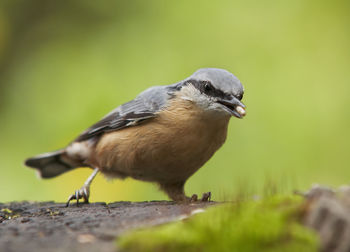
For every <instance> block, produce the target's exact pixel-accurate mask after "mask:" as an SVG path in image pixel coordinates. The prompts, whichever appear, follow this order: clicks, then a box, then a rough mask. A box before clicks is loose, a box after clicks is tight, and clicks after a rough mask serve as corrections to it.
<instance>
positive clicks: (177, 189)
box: [160, 182, 211, 202]
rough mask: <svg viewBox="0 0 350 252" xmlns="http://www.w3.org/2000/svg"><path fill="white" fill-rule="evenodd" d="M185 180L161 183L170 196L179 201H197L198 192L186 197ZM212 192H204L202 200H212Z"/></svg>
mask: <svg viewBox="0 0 350 252" xmlns="http://www.w3.org/2000/svg"><path fill="white" fill-rule="evenodd" d="M184 185H185V182H178V183H172V184H161V185H160V188H161V189H162V190H163V191H164V192H165V193H166V194H168V196H169V198H171V199H172V200H173V201H177V202H196V201H198V196H197V194H193V195H192V196H191V197H186V195H185V191H184ZM210 198H211V192H207V193H203V195H202V198H201V199H200V201H210Z"/></svg>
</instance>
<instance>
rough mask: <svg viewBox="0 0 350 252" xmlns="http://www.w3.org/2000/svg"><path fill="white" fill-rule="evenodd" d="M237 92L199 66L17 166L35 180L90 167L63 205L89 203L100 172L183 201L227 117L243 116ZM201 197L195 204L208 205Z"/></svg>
mask: <svg viewBox="0 0 350 252" xmlns="http://www.w3.org/2000/svg"><path fill="white" fill-rule="evenodd" d="M243 94H244V88H243V85H242V83H241V82H240V80H239V79H238V78H237V77H236V76H235V75H233V74H232V73H230V72H229V71H227V70H224V69H219V68H202V69H199V70H197V71H195V72H194V73H193V74H192V75H191V76H190V77H188V78H186V79H184V80H182V81H179V82H176V83H174V84H170V85H161V86H153V87H150V88H148V89H146V90H145V91H143V92H141V93H140V94H139V95H138V96H136V98H135V99H133V100H131V101H129V102H127V103H124V104H122V105H120V106H119V107H117V108H115V109H114V110H112V111H111V112H110V113H108V114H107V115H106V116H104V117H103V118H102V119H101V120H100V121H98V122H97V123H95V124H93V125H92V126H91V127H89V128H88V129H86V130H85V131H83V132H82V133H81V134H80V135H79V136H78V137H77V138H75V139H74V140H73V141H72V142H70V143H69V144H68V145H67V146H66V147H64V148H62V149H59V150H57V151H53V152H48V153H44V154H40V155H37V156H34V157H31V158H28V159H27V160H25V165H26V166H28V167H30V168H34V169H36V170H37V172H38V174H39V176H40V177H41V178H52V177H56V176H58V175H60V174H62V173H65V172H68V171H71V170H73V169H75V168H78V167H88V168H91V169H93V172H92V174H91V175H90V176H89V177H88V179H87V180H86V182H85V183H84V185H83V186H82V187H81V188H80V189H78V190H75V192H74V193H73V194H71V195H70V196H69V198H68V201H67V204H66V205H67V206H69V203H70V201H72V200H76V203H77V204H79V200H80V199H83V200H84V202H85V203H89V197H90V186H91V183H92V181H93V179H94V178H95V176H96V175H97V174H98V173H99V172H100V173H102V174H104V175H105V176H106V177H108V178H119V179H125V178H127V177H131V178H133V179H136V180H142V181H148V182H153V183H156V184H157V185H158V186H159V188H160V189H161V190H162V191H164V192H165V193H166V194H167V195H168V197H169V198H170V199H171V200H173V201H176V202H193V201H197V200H199V199H198V196H197V195H196V194H194V195H192V197H187V196H186V194H185V191H184V185H185V182H186V181H187V180H188V178H189V177H191V176H192V175H193V174H194V173H195V172H196V171H197V170H198V169H199V168H201V167H202V166H203V165H204V164H205V163H206V162H207V161H208V160H209V159H210V158H211V157H212V156H213V155H214V153H215V152H216V151H217V150H218V149H219V148H220V147H221V146H222V145H223V144H224V142H225V140H226V137H227V131H228V124H229V121H230V118H231V117H236V118H243V117H244V116H245V115H246V107H245V105H244V104H243V103H242V102H241V100H242V98H243ZM210 197H211V193H210V192H208V193H204V194H203V197H202V199H201V200H202V201H208V200H210Z"/></svg>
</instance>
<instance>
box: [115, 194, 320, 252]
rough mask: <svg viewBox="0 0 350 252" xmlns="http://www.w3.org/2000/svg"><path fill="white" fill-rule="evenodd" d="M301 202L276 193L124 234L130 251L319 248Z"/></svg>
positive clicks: (123, 245)
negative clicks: (305, 222) (304, 221)
mask: <svg viewBox="0 0 350 252" xmlns="http://www.w3.org/2000/svg"><path fill="white" fill-rule="evenodd" d="M300 209H301V202H300V200H298V199H296V198H292V197H289V198H286V197H284V198H281V197H271V198H267V199H264V200H261V201H246V202H242V203H239V204H226V205H221V206H217V207H213V208H211V209H208V210H207V211H206V212H205V213H201V214H198V215H196V216H193V217H192V218H190V219H187V220H184V221H179V222H175V223H170V224H166V225H162V226H158V227H154V228H150V229H144V230H138V231H134V232H131V233H129V234H126V235H124V236H123V237H121V238H120V239H119V240H118V246H119V247H120V248H121V249H122V250H126V251H240V252H241V251H271V252H272V251H298V252H301V251H308V252H310V251H317V248H318V246H317V244H318V242H317V238H316V235H315V234H314V233H313V232H312V231H310V230H308V229H306V228H304V227H303V226H301V225H300V224H299V218H300V217H299V216H300V212H301V210H300Z"/></svg>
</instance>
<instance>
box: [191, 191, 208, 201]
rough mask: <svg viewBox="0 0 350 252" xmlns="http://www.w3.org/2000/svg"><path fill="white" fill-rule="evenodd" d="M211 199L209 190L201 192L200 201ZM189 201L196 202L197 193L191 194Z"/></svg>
mask: <svg viewBox="0 0 350 252" xmlns="http://www.w3.org/2000/svg"><path fill="white" fill-rule="evenodd" d="M210 199H211V192H206V193H203V195H202V198H201V199H200V201H202V202H209V201H210ZM190 202H198V195H197V194H193V195H192V196H191V198H190Z"/></svg>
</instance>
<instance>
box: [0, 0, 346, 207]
mask: <svg viewBox="0 0 350 252" xmlns="http://www.w3.org/2000/svg"><path fill="white" fill-rule="evenodd" d="M349 13H350V2H349V1H346V0H335V1H320V0H308V1H305V0H295V1H277V0H267V1H259V0H248V1H247V0H235V1H231V0H218V1H199V0H194V1H185V0H179V1H160V0H159V1H143V0H134V1H125V0H124V1H123V0H120V1H117V0H116V1H107V0H101V1H85V0H74V1H65V0H62V1H47V0H1V2H0V120H1V121H0V142H1V144H0V162H1V167H0V169H1V173H0V201H1V202H6V201H12V200H56V201H65V200H66V199H67V197H68V195H69V194H71V193H72V192H73V191H74V190H75V189H78V188H80V186H81V185H82V184H83V182H84V181H85V179H86V178H87V177H88V176H89V174H90V173H91V171H90V170H89V169H84V168H82V169H77V170H75V171H72V172H70V173H67V174H64V175H62V176H60V177H57V178H55V179H50V180H38V179H37V177H36V176H35V172H34V171H33V170H31V169H28V168H26V167H25V166H24V165H23V161H24V159H25V158H26V157H29V156H32V155H35V154H38V153H42V152H47V151H50V150H55V149H58V148H60V147H63V146H65V145H66V144H67V143H68V142H69V141H71V140H72V139H73V138H75V137H76V136H77V135H78V134H79V133H80V132H81V131H82V130H84V129H85V128H87V127H88V126H90V125H91V124H93V123H94V122H95V121H97V120H98V119H100V118H101V117H102V116H104V115H105V114H106V113H107V112H109V111H110V110H112V109H113V108H115V107H116V106H118V105H120V104H122V103H124V102H127V101H129V100H130V99H133V98H134V97H135V96H136V95H137V94H138V93H139V92H141V91H142V90H144V89H146V88H147V87H149V86H152V85H159V84H170V83H175V82H177V81H179V80H181V79H184V78H186V77H187V76H189V75H190V74H192V73H193V72H194V71H195V70H197V69H198V68H201V67H218V68H225V69H227V70H229V71H231V72H233V73H234V74H235V75H236V76H238V78H239V79H240V80H241V81H242V83H243V84H244V85H245V89H246V93H245V97H244V100H243V101H244V102H245V104H246V105H247V107H248V114H247V117H246V118H245V119H244V120H238V119H235V118H233V119H232V120H231V123H230V127H229V134H228V139H227V141H226V144H225V145H224V146H223V148H221V149H220V150H219V151H218V152H217V153H216V154H215V156H214V157H213V158H212V159H211V160H210V161H209V162H208V163H207V164H206V165H205V166H204V167H203V168H202V169H200V170H199V172H197V173H196V174H195V175H194V176H193V177H191V178H190V179H189V181H188V183H187V184H186V191H187V193H188V194H192V193H201V192H204V191H211V192H212V193H213V198H214V199H215V200H223V199H227V198H228V197H230V195H233V194H237V193H243V192H244V193H246V194H252V195H253V194H263V193H266V192H269V191H274V190H277V191H280V192H286V193H289V192H291V191H292V190H293V189H300V190H303V189H306V188H308V187H309V186H310V185H311V184H312V183H322V184H326V185H331V186H339V185H341V184H347V183H349V181H350V165H349V163H350V162H349V157H350V146H349V144H350V132H349V130H350V112H349V106H350V85H349V80H350V28H349V27H350V15H349ZM161 199H166V197H165V195H164V194H163V193H161V192H159V191H158V189H157V187H156V186H155V185H152V184H149V183H144V182H139V181H135V180H132V179H127V180H124V181H121V180H113V181H106V180H105V179H104V177H103V176H101V175H99V176H98V177H97V179H96V181H95V182H94V183H93V185H92V195H91V200H92V201H117V200H134V201H136V200H137V201H139V200H161Z"/></svg>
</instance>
